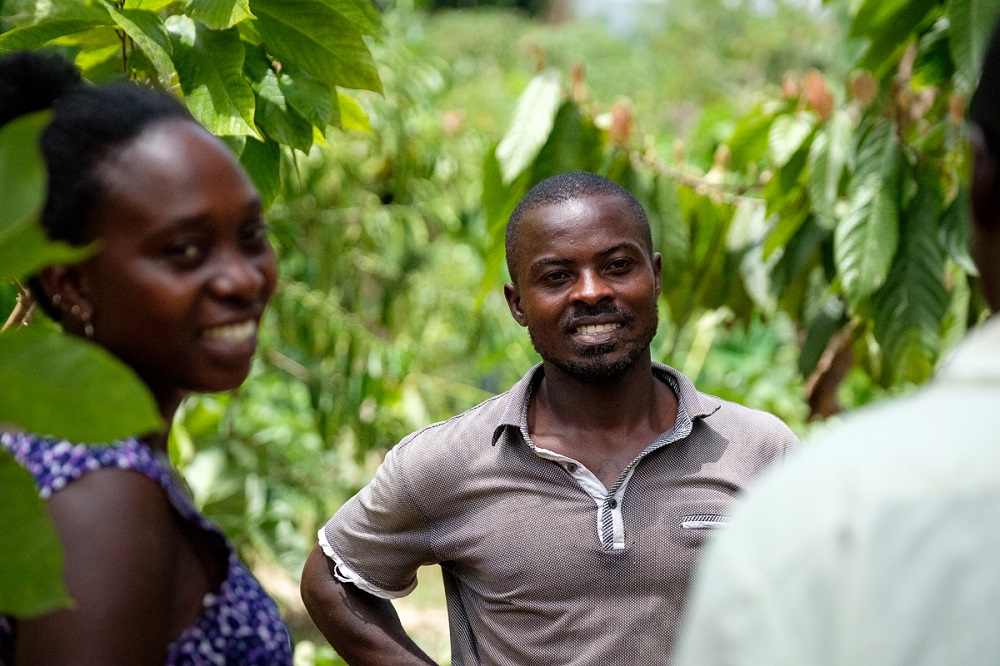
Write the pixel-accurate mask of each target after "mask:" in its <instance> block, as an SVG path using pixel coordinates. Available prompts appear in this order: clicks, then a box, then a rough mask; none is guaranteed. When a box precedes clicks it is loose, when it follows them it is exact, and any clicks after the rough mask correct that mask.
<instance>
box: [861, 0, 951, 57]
mask: <svg viewBox="0 0 1000 666" xmlns="http://www.w3.org/2000/svg"><path fill="white" fill-rule="evenodd" d="M931 12H938V13H939V7H938V0H865V1H864V3H863V4H862V5H861V8H860V9H859V10H858V13H857V15H856V16H855V17H854V21H853V22H852V23H851V31H850V34H851V36H855V37H868V38H869V40H870V44H869V47H868V49H867V50H866V51H865V53H864V55H863V56H862V58H861V60H860V61H859V62H858V63H857V66H858V67H860V68H862V69H868V70H871V71H873V72H875V73H876V74H878V75H880V74H882V73H884V72H885V71H886V69H887V68H888V67H889V66H890V65H892V64H894V63H895V62H896V61H897V54H900V53H901V52H902V50H903V48H905V46H906V44H907V43H908V42H909V41H910V38H911V36H912V34H913V32H914V31H915V30H916V29H917V27H918V26H919V25H920V24H921V23H922V22H923V21H924V20H926V19H927V17H928V14H929V13H931Z"/></svg>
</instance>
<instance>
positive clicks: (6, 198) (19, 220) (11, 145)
mask: <svg viewBox="0 0 1000 666" xmlns="http://www.w3.org/2000/svg"><path fill="white" fill-rule="evenodd" d="M48 122H49V114H48V113H33V114H30V115H27V116H23V117H21V118H17V119H15V120H13V121H11V122H9V123H7V124H6V125H4V126H3V127H0V188H2V189H0V194H2V195H3V196H2V198H0V200H2V201H3V205H2V206H0V242H2V241H3V239H4V237H5V236H6V235H7V234H12V233H16V232H17V230H18V227H20V226H21V225H23V224H25V223H26V222H27V221H28V220H29V219H30V218H32V217H34V216H36V215H37V214H38V213H39V212H40V211H41V208H42V204H43V203H44V202H45V188H46V183H47V175H46V172H45V163H44V161H43V160H42V151H41V148H40V147H39V145H38V140H39V137H40V136H41V134H42V131H43V130H44V129H45V126H46V125H47V124H48Z"/></svg>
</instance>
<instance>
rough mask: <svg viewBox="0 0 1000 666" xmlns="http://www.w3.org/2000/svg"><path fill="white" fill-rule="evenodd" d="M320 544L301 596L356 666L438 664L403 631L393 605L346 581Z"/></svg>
mask: <svg viewBox="0 0 1000 666" xmlns="http://www.w3.org/2000/svg"><path fill="white" fill-rule="evenodd" d="M333 568H334V562H333V561H332V560H331V559H330V558H328V557H327V556H326V555H325V554H324V553H323V550H322V548H320V546H318V545H317V546H316V547H314V548H313V551H312V552H311V553H310V554H309V558H308V559H307V560H306V566H305V568H304V569H303V570H302V600H303V601H304V602H305V605H306V610H308V611H309V615H310V617H312V620H313V622H315V623H316V626H317V627H318V628H319V630H320V631H321V632H322V633H323V636H325V637H326V640H328V641H329V642H330V645H332V646H333V649H335V650H336V651H337V654H339V655H340V656H341V657H343V659H344V661H346V662H347V663H348V664H351V665H352V666H367V665H371V666H380V665H381V664H398V665H399V666H408V665H410V664H414V665H416V664H422V665H425V666H426V664H434V661H433V660H432V659H431V658H430V657H429V656H427V654H426V653H424V651H423V650H421V649H420V648H419V647H417V645H416V643H414V642H413V640H412V639H411V638H410V637H409V636H408V635H407V633H406V631H404V630H403V625H402V624H400V622H399V616H398V615H396V610H395V609H394V608H393V606H392V603H391V602H390V601H388V600H386V599H381V598H379V597H376V596H375V595H373V594H369V593H367V592H364V591H362V590H361V589H359V588H358V587H356V586H355V585H352V584H351V583H342V582H341V581H339V580H337V579H336V577H335V576H334V575H333Z"/></svg>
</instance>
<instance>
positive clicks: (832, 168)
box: [809, 110, 853, 220]
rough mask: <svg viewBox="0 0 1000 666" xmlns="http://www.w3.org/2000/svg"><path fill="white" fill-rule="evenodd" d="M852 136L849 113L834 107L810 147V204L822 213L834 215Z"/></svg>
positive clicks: (830, 217) (830, 216) (825, 215)
mask: <svg viewBox="0 0 1000 666" xmlns="http://www.w3.org/2000/svg"><path fill="white" fill-rule="evenodd" d="M852 139H853V128H852V123H851V118H850V116H848V115H847V112H846V111H843V110H837V111H835V112H834V113H833V115H832V116H831V117H830V120H829V122H828V123H827V125H826V127H825V128H823V130H822V131H821V132H820V133H819V134H818V135H817V136H816V139H815V140H814V141H813V144H812V147H811V148H810V151H809V195H810V196H811V197H812V202H813V208H814V210H816V212H817V213H819V214H820V215H821V216H822V217H824V218H826V219H828V220H829V219H832V218H833V217H834V212H833V209H834V204H836V203H837V198H838V196H839V195H840V179H841V177H842V176H843V173H844V167H845V166H847V161H848V156H849V155H850V151H851V146H852Z"/></svg>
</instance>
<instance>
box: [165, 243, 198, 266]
mask: <svg viewBox="0 0 1000 666" xmlns="http://www.w3.org/2000/svg"><path fill="white" fill-rule="evenodd" d="M202 254H203V253H202V250H201V247H200V246H199V245H198V244H197V243H175V244H174V245H171V246H169V247H168V248H167V250H166V255H167V256H168V257H169V258H170V259H171V260H173V261H176V262H178V263H181V264H193V263H196V262H198V261H199V260H201V258H202Z"/></svg>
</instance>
